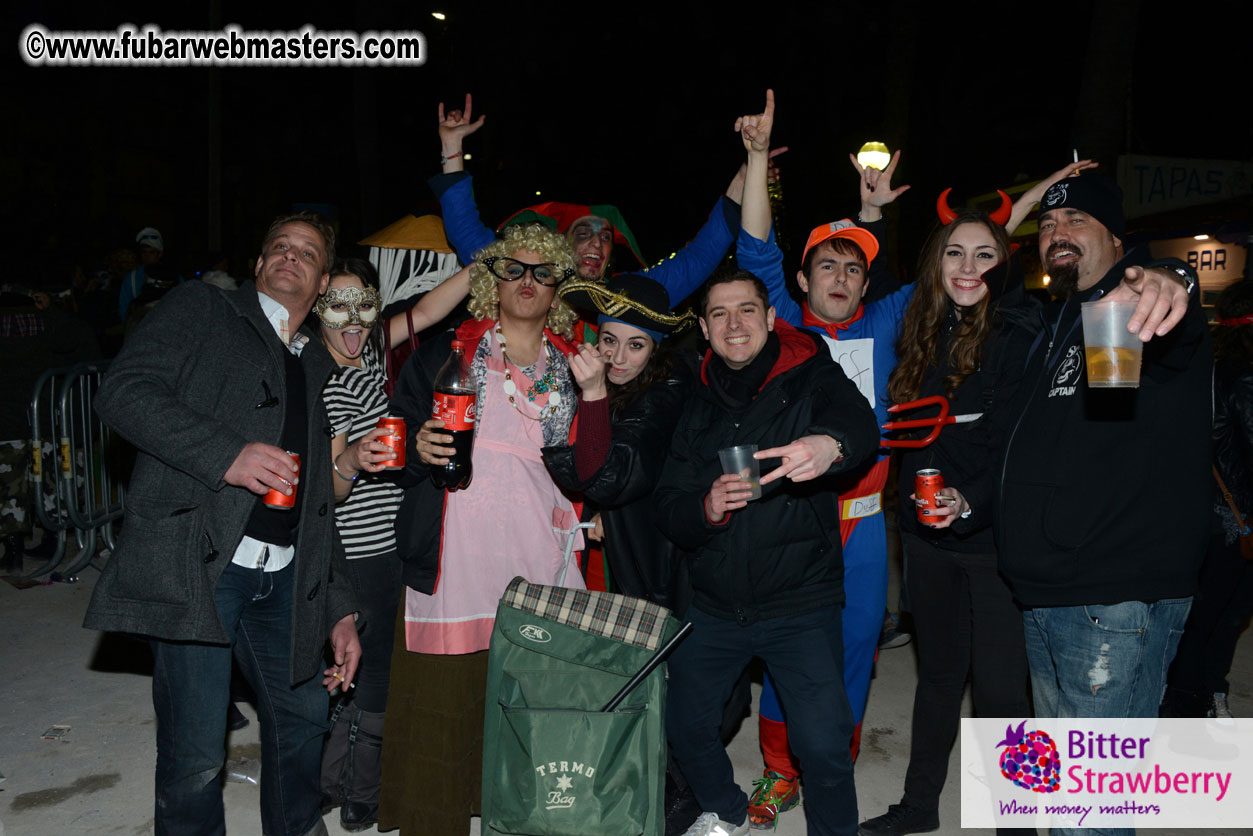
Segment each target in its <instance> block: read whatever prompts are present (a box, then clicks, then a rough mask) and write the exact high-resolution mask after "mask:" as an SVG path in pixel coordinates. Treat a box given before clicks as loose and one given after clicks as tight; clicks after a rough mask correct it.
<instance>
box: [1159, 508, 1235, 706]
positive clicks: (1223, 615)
mask: <svg viewBox="0 0 1253 836" xmlns="http://www.w3.org/2000/svg"><path fill="white" fill-rule="evenodd" d="M1250 615H1253V562H1250V561H1247V560H1245V559H1244V558H1243V557H1242V556H1241V554H1240V543H1239V542H1238V541H1237V542H1234V543H1230V544H1228V543H1227V541H1226V536H1225V533H1224V532H1223V530H1222V529H1221V527H1217V530H1216V531H1215V532H1214V534H1213V536H1212V537H1211V538H1210V544H1209V549H1208V550H1207V551H1206V553H1205V563H1204V564H1202V566H1201V579H1200V584H1199V585H1198V587H1197V591H1196V595H1195V596H1194V597H1193V599H1192V611H1191V612H1190V613H1189V614H1188V625H1187V627H1185V628H1184V630H1183V638H1182V639H1180V641H1179V650H1178V652H1177V653H1176V654H1175V661H1174V663H1173V664H1172V665H1171V666H1170V675H1169V676H1168V678H1167V680H1166V682H1167V684H1169V685H1170V686H1171V687H1172V688H1178V689H1179V690H1181V691H1185V692H1187V693H1188V694H1190V695H1195V696H1198V697H1199V696H1200V695H1202V694H1204V695H1205V696H1206V697H1208V696H1209V695H1210V694H1225V693H1227V691H1228V683H1227V672H1228V671H1230V670H1231V661H1232V659H1234V658H1235V655H1236V642H1237V641H1239V639H1240V633H1241V631H1242V630H1243V629H1244V624H1245V622H1247V621H1248V620H1249V616H1250Z"/></svg>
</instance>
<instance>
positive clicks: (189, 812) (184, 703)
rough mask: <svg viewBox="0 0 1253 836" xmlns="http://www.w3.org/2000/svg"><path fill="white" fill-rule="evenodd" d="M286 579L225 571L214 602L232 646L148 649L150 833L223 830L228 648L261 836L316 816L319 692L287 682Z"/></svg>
mask: <svg viewBox="0 0 1253 836" xmlns="http://www.w3.org/2000/svg"><path fill="white" fill-rule="evenodd" d="M294 574H295V569H294V568H293V567H292V566H288V567H286V568H285V569H283V570H281V571H278V572H272V573H266V572H263V571H261V570H260V569H245V568H243V567H240V566H236V565H235V564H233V563H232V564H230V565H229V566H227V567H226V569H225V571H224V572H223V573H222V577H221V579H220V580H219V581H218V585H217V589H216V590H215V592H214V599H215V602H216V604H217V612H218V617H219V618H220V619H221V621H222V626H223V627H224V628H225V629H226V632H227V635H229V636H231V637H232V638H233V647H232V646H227V645H211V644H198V643H193V642H167V641H153V642H152V653H153V656H154V658H155V666H154V669H153V677H152V702H153V705H154V707H155V708H156V713H157V773H156V802H157V803H156V817H155V830H156V833H157V836H166V834H169V836H185V835H187V834H221V833H225V832H226V822H225V819H224V814H223V808H222V786H221V783H220V781H219V775H220V773H221V771H222V766H223V764H224V763H225V761H226V746H225V739H226V706H227V702H228V701H229V700H230V684H231V654H232V649H233V651H234V656H235V659H236V660H237V661H238V662H239V667H240V670H241V671H242V672H243V674H244V677H245V678H246V679H247V680H248V682H249V684H250V685H252V688H253V690H254V691H255V692H256V695H257V713H258V715H259V717H260V723H261V826H262V829H263V831H264V832H265V834H266V836H299V835H300V834H304V833H307V832H308V831H309V829H310V828H312V827H313V826H314V825H315V824H317V823H318V821H319V820H320V819H321V817H322V813H321V809H320V806H319V800H320V797H321V791H320V789H319V787H318V768H319V765H320V762H321V756H322V736H323V734H325V732H326V728H327V717H326V711H327V695H326V690H325V689H324V688H323V687H322V685H321V682H320V677H316V676H315V677H313V678H312V679H309V680H307V681H305V682H303V683H301V684H299V685H297V686H295V687H292V686H291V685H290V676H291V664H290V661H291V610H292V579H293V575H294Z"/></svg>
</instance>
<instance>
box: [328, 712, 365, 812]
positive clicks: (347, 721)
mask: <svg viewBox="0 0 1253 836" xmlns="http://www.w3.org/2000/svg"><path fill="white" fill-rule="evenodd" d="M359 713H360V712H359V711H357V710H356V707H355V706H353V705H351V704H350V703H348V702H347V701H346V700H342V699H341V700H340V701H339V702H337V703H335V709H334V710H333V711H332V712H331V733H330V734H329V735H327V738H326V745H325V746H324V747H322V778H321V784H322V812H323V813H326V812H329V811H330V809H331V808H332V807H338V806H339V805H341V804H343V803H344V793H345V791H346V790H345V788H346V787H347V786H348V783H347V780H348V757H349V754H350V752H351V749H350V747H349V743H348V731H349V728H350V727H351V726H352V724H353V722H354V719H355V717H356V715H357V714H359Z"/></svg>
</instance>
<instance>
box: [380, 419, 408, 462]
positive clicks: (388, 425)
mask: <svg viewBox="0 0 1253 836" xmlns="http://www.w3.org/2000/svg"><path fill="white" fill-rule="evenodd" d="M379 429H384V430H387V431H388V432H389V433H390V435H384V436H380V437H379V438H378V442H379V443H380V444H386V445H387V446H388V447H390V448H392V451H393V452H394V453H395V455H394V456H392V457H391V458H390V459H384V460H383V461H384V462H386V463H387V470H401V469H403V468H404V466H405V419H404V418H397V417H396V416H394V415H388V416H386V417H384V418H380V419H379ZM382 463H383V462H380V464H382Z"/></svg>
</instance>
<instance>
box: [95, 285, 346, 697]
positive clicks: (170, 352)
mask: <svg viewBox="0 0 1253 836" xmlns="http://www.w3.org/2000/svg"><path fill="white" fill-rule="evenodd" d="M302 331H304V332H305V333H306V334H309V333H311V332H309V330H308V326H307V325H306V327H305V328H303V329H302ZM285 350H286V349H285V348H284V347H283V344H282V343H281V342H280V341H279V339H278V337H277V335H276V334H275V332H274V328H273V326H271V325H270V323H269V321H268V320H267V319H266V317H265V314H264V313H262V311H261V303H260V301H259V299H258V298H257V290H256V286H255V285H254V284H253V283H252V282H246V283H244V284H243V286H241V287H240V288H239V290H236V291H223V290H220V289H218V288H216V287H212V286H210V285H206V284H203V283H201V282H187V283H186V284H183V285H181V286H179V287H177V288H175V289H174V290H172V291H171V292H170V293H169V294H168V295H167V296H166V298H165V299H163V300H162V302H161V304H160V305H158V306H157V307H156V308H155V309H154V310H153V312H152V313H151V314H149V315H148V317H147V318H146V319H145V320H144V321H143V323H142V324H141V325H140V327H139V328H138V329H136V331H135V332H134V334H133V335H132V336H131V337H130V338H128V339H127V341H126V345H125V346H124V347H123V349H122V352H121V354H119V355H118V357H117V359H116V360H114V361H113V363H112V365H111V366H110V368H109V371H108V373H107V374H106V375H105V378H104V381H103V383H102V384H101V388H100V391H99V393H98V394H97V396H96V411H97V412H98V413H99V415H100V417H101V418H102V419H103V420H104V421H105V423H107V424H109V425H110V426H111V427H113V428H114V429H115V430H116V431H117V432H119V433H120V434H121V435H122V436H123V437H125V438H126V439H127V440H128V441H130V442H131V443H132V444H134V445H135V447H137V448H138V449H139V456H138V460H137V462H136V464H135V470H134V473H133V475H132V477H131V483H130V489H129V492H128V493H127V496H126V517H125V520H124V524H123V530H122V536H121V540H120V542H119V544H118V547H117V550H116V551H115V552H114V554H113V556H112V557H111V558H110V559H109V562H108V564H107V565H106V566H105V569H104V572H103V574H102V575H101V577H100V580H99V581H98V582H97V584H96V589H95V593H94V594H93V595H92V599H91V605H90V607H89V608H88V610H87V617H86V619H85V621H84V626H85V627H88V628H92V629H96V630H114V631H119V632H126V633H138V634H141V635H145V636H151V637H155V638H159V639H168V640H176V641H198V642H207V643H213V644H227V643H229V642H230V640H231V637H229V636H227V634H226V631H225V630H224V629H223V627H222V624H221V622H220V620H219V619H218V616H217V609H216V607H215V605H214V589H215V587H216V586H217V582H218V578H219V577H221V575H222V572H223V571H224V570H225V569H226V567H227V565H229V564H230V562H231V557H232V556H233V555H234V553H235V549H236V547H237V546H238V545H239V542H240V541H241V540H242V539H243V536H244V528H245V526H246V524H247V522H248V517H249V514H250V513H251V512H252V509H253V507H254V503H255V502H256V499H257V497H256V495H255V494H253V493H251V492H249V491H247V490H245V489H243V488H237V487H234V486H231V485H228V484H226V482H224V481H223V478H222V477H223V476H224V475H225V474H226V471H227V470H228V469H229V468H230V466H231V464H232V463H233V462H234V461H235V458H236V456H238V455H239V452H240V451H241V450H242V449H243V448H244V445H245V444H247V443H249V442H252V441H261V442H265V443H267V444H274V445H278V444H279V442H280V438H281V434H282V424H283V415H284V408H283V406H282V404H283V399H284V398H285V397H286V389H285V385H284V384H285V381H284V373H283V356H282V352H283V351H285ZM300 361H301V364H302V365H303V367H304V371H305V379H306V392H307V403H306V407H307V413H308V416H309V427H308V450H307V452H306V457H305V460H303V461H302V462H301V470H300V476H301V478H300V484H299V488H298V493H297V500H298V501H299V502H300V527H299V530H298V532H297V536H296V554H295V558H294V560H293V565H294V571H295V579H294V583H295V586H294V589H293V596H292V598H293V605H292V606H293V614H292V633H291V643H292V644H291V647H292V654H291V660H292V661H291V681H292V683H293V684H295V683H297V682H302V681H304V680H306V679H308V678H310V677H311V676H314V675H315V674H317V673H318V672H319V671H320V670H321V669H322V649H323V646H324V644H325V642H326V640H327V637H328V636H329V634H330V630H331V627H332V626H333V625H334V624H335V622H337V621H338V620H339V619H341V618H343V617H344V616H345V615H348V614H350V613H352V612H354V611H355V610H356V603H355V601H354V599H353V596H352V591H351V584H350V581H349V578H348V574H347V572H346V571H345V565H344V564H345V560H344V551H343V547H342V545H341V544H340V541H339V535H338V534H337V533H336V531H335V509H334V497H333V496H332V483H331V478H332V477H331V461H330V458H331V445H330V437H329V434H328V432H327V427H328V420H327V417H326V409H325V407H324V406H323V404H322V397H321V392H322V386H323V384H324V383H325V382H326V380H327V377H328V376H329V375H330V374H331V372H332V371H334V368H335V364H334V361H333V360H332V359H331V357H330V355H329V354H328V353H327V351H326V349H325V348H324V347H323V345H322V344H321V342H319V341H318V340H317V339H311V340H310V341H309V343H308V344H307V345H306V346H305V348H304V350H303V352H302V354H301V357H300ZM267 402H268V403H267Z"/></svg>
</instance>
